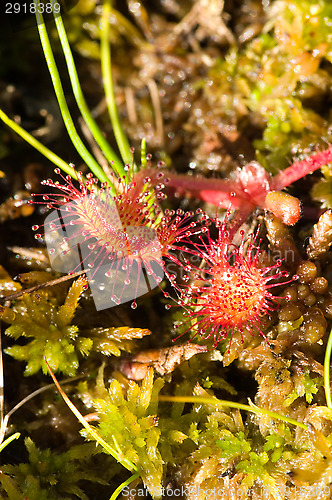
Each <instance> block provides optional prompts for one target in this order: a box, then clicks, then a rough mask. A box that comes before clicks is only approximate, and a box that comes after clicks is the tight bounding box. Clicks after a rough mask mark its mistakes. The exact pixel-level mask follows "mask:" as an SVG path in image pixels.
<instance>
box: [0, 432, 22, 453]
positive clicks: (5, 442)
mask: <svg viewBox="0 0 332 500" xmlns="http://www.w3.org/2000/svg"><path fill="white" fill-rule="evenodd" d="M20 435H21V433H20V432H15V434H12V435H11V436H9V437H8V438H7V439H5V441H4V442H3V443H1V445H0V452H1V451H2V450H3V449H4V448H6V446H8V445H9V443H11V442H12V441H14V439H18V438H19V437H20Z"/></svg>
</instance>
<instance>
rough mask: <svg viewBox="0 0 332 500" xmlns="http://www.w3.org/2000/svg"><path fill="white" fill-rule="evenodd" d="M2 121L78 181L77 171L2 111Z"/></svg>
mask: <svg viewBox="0 0 332 500" xmlns="http://www.w3.org/2000/svg"><path fill="white" fill-rule="evenodd" d="M0 119H1V120H2V121H3V122H4V123H5V124H6V125H7V126H8V127H10V128H11V129H12V130H14V132H16V133H17V134H18V135H19V136H21V137H22V139H24V140H25V141H26V142H27V143H28V144H30V145H31V146H32V147H34V148H35V149H36V150H37V151H39V152H40V153H41V154H43V155H44V156H45V157H46V158H47V159H48V160H50V161H51V162H52V163H54V165H56V166H57V167H59V168H61V170H63V171H64V172H66V174H69V175H70V176H71V177H73V178H74V179H77V175H76V171H75V170H74V169H73V168H72V167H70V166H69V165H68V163H66V162H65V161H64V160H62V158H60V156H58V155H56V154H55V153H53V151H51V150H50V149H48V148H47V147H46V146H44V144H42V143H41V142H39V141H38V140H37V139H36V138H35V137H33V135H31V134H29V132H27V131H26V130H24V128H22V127H21V126H20V125H18V123H16V122H14V121H13V120H11V119H10V118H9V117H8V116H7V115H6V113H4V112H3V111H2V109H0Z"/></svg>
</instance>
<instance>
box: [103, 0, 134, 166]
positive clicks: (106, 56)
mask: <svg viewBox="0 0 332 500" xmlns="http://www.w3.org/2000/svg"><path fill="white" fill-rule="evenodd" d="M110 13H111V5H110V1H109V0H104V5H103V12H102V16H101V38H100V52H101V54H100V56H101V72H102V75H103V82H104V90H105V96H106V102H107V108H108V112H109V115H110V119H111V123H112V127H113V132H114V136H115V139H116V142H117V145H118V148H119V151H120V154H121V157H122V160H123V162H124V163H129V164H130V163H131V162H132V159H133V155H132V153H131V151H130V145H129V142H128V139H127V137H126V135H125V133H124V131H123V128H122V125H121V121H120V118H119V114H118V109H117V106H116V102H115V96H114V89H113V78H112V66H111V45H110V42H109V33H110V22H109V16H110Z"/></svg>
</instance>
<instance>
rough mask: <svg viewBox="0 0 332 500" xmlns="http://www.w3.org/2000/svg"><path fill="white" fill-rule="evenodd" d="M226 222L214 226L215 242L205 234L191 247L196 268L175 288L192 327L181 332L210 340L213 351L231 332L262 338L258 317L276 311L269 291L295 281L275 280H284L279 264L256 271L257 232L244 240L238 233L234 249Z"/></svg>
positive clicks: (285, 273) (188, 322)
mask: <svg viewBox="0 0 332 500" xmlns="http://www.w3.org/2000/svg"><path fill="white" fill-rule="evenodd" d="M228 219H229V212H228V213H227V214H226V217H225V220H224V222H223V223H222V224H221V223H220V222H218V223H217V226H219V229H218V237H217V238H216V239H213V238H212V237H211V234H210V231H208V232H207V235H206V238H205V239H203V238H200V240H201V241H200V243H198V244H195V243H194V244H193V246H194V253H196V255H197V256H198V257H199V258H200V259H201V264H200V265H199V266H194V265H193V266H192V272H191V278H192V280H191V283H190V284H181V285H180V286H178V287H177V290H178V291H179V293H180V294H179V298H178V301H177V302H178V304H179V305H181V306H183V305H185V312H184V323H187V324H188V325H194V326H193V327H192V326H188V328H187V330H186V332H187V331H189V330H191V331H192V333H194V336H196V335H200V336H201V337H202V338H203V339H209V338H213V339H214V342H213V346H214V347H216V346H217V344H218V343H219V342H220V341H221V340H224V339H226V338H227V337H228V336H230V341H231V339H232V336H233V333H234V331H235V330H237V331H239V332H240V333H241V336H242V334H243V331H244V329H246V330H248V331H249V332H250V333H251V335H254V334H255V332H258V333H260V334H261V335H263V337H264V338H265V339H266V337H265V334H264V332H263V331H262V329H261V317H262V316H263V315H265V314H270V313H272V312H273V311H275V310H276V309H277V308H278V298H279V297H277V296H275V295H273V294H272V293H271V289H272V288H274V287H276V286H280V285H285V284H287V283H289V282H290V281H293V280H294V279H296V276H294V277H292V278H291V279H288V280H285V279H283V281H282V282H280V278H286V277H288V273H287V272H283V271H281V270H280V266H281V264H282V261H281V260H278V261H277V262H276V263H275V264H273V265H271V266H267V267H262V268H261V267H259V265H258V257H259V254H260V252H261V249H260V245H261V240H258V230H257V231H256V233H255V234H250V235H249V236H248V237H247V238H246V239H245V237H244V233H243V232H242V233H241V235H242V239H241V243H240V244H239V245H238V246H236V245H234V243H233V242H232V241H231V240H230V236H229V234H228V232H227V224H228ZM276 280H278V282H275V281H276ZM273 281H274V282H273ZM271 282H272V283H271ZM182 334H183V333H182ZM266 340H267V339H266Z"/></svg>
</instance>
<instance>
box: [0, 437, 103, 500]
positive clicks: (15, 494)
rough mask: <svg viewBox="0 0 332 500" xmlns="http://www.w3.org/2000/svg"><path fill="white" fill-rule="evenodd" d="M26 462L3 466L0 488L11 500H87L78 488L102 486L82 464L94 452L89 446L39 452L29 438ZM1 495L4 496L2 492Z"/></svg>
mask: <svg viewBox="0 0 332 500" xmlns="http://www.w3.org/2000/svg"><path fill="white" fill-rule="evenodd" d="M25 446H26V448H27V451H28V453H29V462H28V463H21V464H19V465H4V466H2V472H3V473H2V474H1V475H0V481H1V484H2V486H3V488H4V490H5V492H6V493H7V495H8V496H7V495H6V496H1V498H8V499H12V500H24V499H25V498H29V500H59V499H61V500H71V499H75V498H80V499H82V500H88V497H87V496H86V495H85V493H84V492H83V490H82V489H81V487H80V486H79V484H80V483H81V482H82V481H93V482H98V483H101V484H105V481H103V480H102V479H101V477H100V476H98V475H96V474H94V473H91V471H89V466H88V465H87V464H86V463H85V461H86V459H89V458H90V457H91V456H92V455H93V454H94V453H95V452H96V449H95V447H92V446H91V445H90V444H84V445H78V446H73V447H72V448H71V449H70V450H69V451H67V452H64V453H54V452H52V451H51V450H49V449H47V450H40V449H39V448H37V447H36V445H35V444H34V443H33V441H32V440H31V439H30V438H26V439H25ZM3 493H4V492H3Z"/></svg>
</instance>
